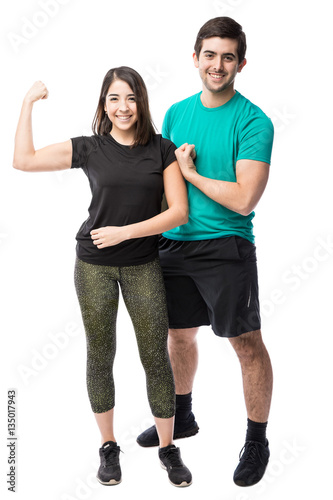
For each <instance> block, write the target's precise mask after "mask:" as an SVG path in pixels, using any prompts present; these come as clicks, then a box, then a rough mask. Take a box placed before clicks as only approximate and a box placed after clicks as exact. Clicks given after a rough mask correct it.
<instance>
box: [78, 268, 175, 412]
mask: <svg viewBox="0 0 333 500" xmlns="http://www.w3.org/2000/svg"><path fill="white" fill-rule="evenodd" d="M119 285H120V288H121V292H122V296H123V299H124V303H125V305H126V308H127V311H128V313H129V315H130V317H131V320H132V323H133V327H134V330H135V334H136V339H137V343H138V348H139V354H140V359H141V363H142V366H143V368H144V370H145V374H146V381H147V393H148V401H149V404H150V408H151V411H152V413H153V415H154V416H155V417H158V418H170V417H172V416H173V415H174V413H175V387H174V379H173V374H172V369H171V364H170V359H169V355H168V350H167V337H168V317H167V308H166V299H165V290H164V283H163V276H162V271H161V268H160V264H159V261H158V260H155V261H153V262H149V263H148V264H143V265H137V266H128V267H111V266H100V265H94V264H88V263H86V262H83V261H82V260H80V259H77V260H76V264H75V287H76V292H77V296H78V299H79V303H80V308H81V313H82V318H83V323H84V328H85V332H86V338H87V387H88V395H89V400H90V404H91V408H92V410H93V412H94V413H104V412H106V411H108V410H111V409H112V408H113V407H114V404H115V397H114V393H115V390H114V380H113V373H112V372H113V362H114V358H115V354H116V318H117V311H118V301H119ZM129 368H130V367H129Z"/></svg>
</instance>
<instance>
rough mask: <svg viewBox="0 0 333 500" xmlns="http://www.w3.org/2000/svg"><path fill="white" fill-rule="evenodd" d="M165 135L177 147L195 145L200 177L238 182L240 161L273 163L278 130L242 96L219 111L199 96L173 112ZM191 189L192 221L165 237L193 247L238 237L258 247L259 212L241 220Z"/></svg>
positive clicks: (183, 102)
mask: <svg viewBox="0 0 333 500" xmlns="http://www.w3.org/2000/svg"><path fill="white" fill-rule="evenodd" d="M162 135H163V137H165V138H166V139H169V140H171V141H172V142H174V143H175V144H176V146H177V147H180V146H181V145H182V144H184V143H185V142H187V143H189V144H194V145H195V150H196V153H197V157H196V159H195V165H196V169H197V172H198V173H199V174H200V175H203V176H204V177H209V178H211V179H218V180H223V181H229V182H236V163H237V161H238V160H244V159H247V160H257V161H262V162H265V163H270V160H271V152H272V145H273V135H274V130H273V124H272V122H271V120H270V119H269V118H268V117H267V116H266V115H265V113H263V111H261V109H260V108H258V106H255V105H254V104H252V103H251V102H250V101H249V100H248V99H246V98H245V97H243V96H242V95H241V94H240V93H239V92H237V91H236V93H235V95H234V96H233V97H232V98H231V99H230V100H229V101H228V102H227V103H226V104H224V105H223V106H219V107H217V108H206V107H205V106H203V104H202V102H201V92H199V93H198V94H195V95H194V96H191V97H189V98H187V99H185V100H183V101H181V102H178V103H176V104H174V105H173V106H171V108H169V110H168V111H167V113H166V115H165V118H164V122H163V127H162ZM186 184H187V190H188V200H189V221H188V223H187V224H184V225H182V226H179V227H176V228H174V229H172V230H170V231H167V232H165V233H163V236H165V237H166V238H170V239H172V240H182V241H183V240H184V241H188V240H207V239H213V238H224V237H227V236H232V235H237V236H241V237H243V238H246V239H248V240H249V241H251V242H252V243H254V235H253V224H252V219H253V217H254V212H252V213H251V214H249V215H246V216H244V215H240V214H238V213H236V212H233V211H232V210H229V209H228V208H225V207H224V206H222V205H220V204H219V203H217V202H215V201H213V200H211V199H210V198H208V196H206V195H205V194H204V193H202V192H201V191H200V190H199V189H197V188H196V187H195V186H193V185H192V184H190V183H188V182H187V183H186Z"/></svg>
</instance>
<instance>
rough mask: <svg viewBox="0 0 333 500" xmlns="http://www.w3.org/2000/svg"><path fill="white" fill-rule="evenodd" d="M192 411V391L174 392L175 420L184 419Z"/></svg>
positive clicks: (186, 418)
mask: <svg viewBox="0 0 333 500" xmlns="http://www.w3.org/2000/svg"><path fill="white" fill-rule="evenodd" d="M191 413H192V392H190V393H189V394H176V420H177V421H178V422H179V421H186V420H188V418H189V417H190V416H191Z"/></svg>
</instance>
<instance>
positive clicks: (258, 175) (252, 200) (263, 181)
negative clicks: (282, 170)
mask: <svg viewBox="0 0 333 500" xmlns="http://www.w3.org/2000/svg"><path fill="white" fill-rule="evenodd" d="M268 177H269V164H268V163H265V162H263V161H256V160H238V162H237V163H236V178H237V183H238V184H239V185H240V186H241V187H242V188H243V189H244V190H245V192H246V195H247V197H248V203H249V205H250V207H251V210H253V209H254V207H255V206H256V205H257V203H258V201H259V200H260V198H261V196H262V194H263V192H264V190H265V187H266V185H267V181H268Z"/></svg>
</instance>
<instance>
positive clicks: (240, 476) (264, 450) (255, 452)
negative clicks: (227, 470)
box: [234, 440, 270, 486]
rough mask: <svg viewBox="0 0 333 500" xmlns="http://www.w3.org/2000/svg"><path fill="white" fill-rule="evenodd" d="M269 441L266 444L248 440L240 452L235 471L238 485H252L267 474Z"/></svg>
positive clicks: (235, 479)
mask: <svg viewBox="0 0 333 500" xmlns="http://www.w3.org/2000/svg"><path fill="white" fill-rule="evenodd" d="M269 455H270V453H269V448H268V441H267V440H266V445H263V444H262V443H259V442H258V441H246V443H245V445H244V446H243V448H242V449H241V452H240V454H239V460H240V461H239V464H238V467H237V468H236V470H235V473H234V482H235V483H236V484H237V485H238V486H252V485H253V484H257V483H259V481H260V480H261V479H262V477H263V475H264V474H265V470H266V467H267V464H268V460H269Z"/></svg>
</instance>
